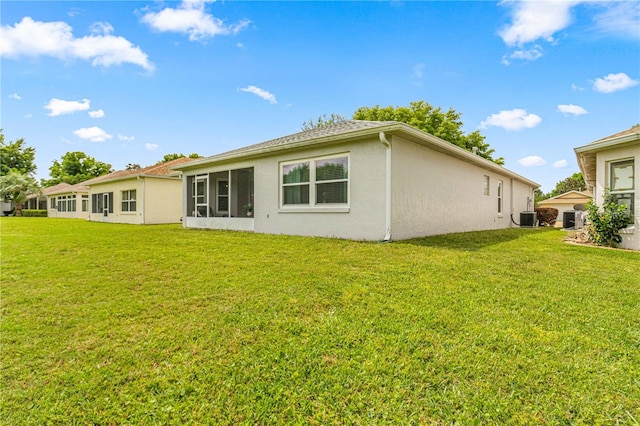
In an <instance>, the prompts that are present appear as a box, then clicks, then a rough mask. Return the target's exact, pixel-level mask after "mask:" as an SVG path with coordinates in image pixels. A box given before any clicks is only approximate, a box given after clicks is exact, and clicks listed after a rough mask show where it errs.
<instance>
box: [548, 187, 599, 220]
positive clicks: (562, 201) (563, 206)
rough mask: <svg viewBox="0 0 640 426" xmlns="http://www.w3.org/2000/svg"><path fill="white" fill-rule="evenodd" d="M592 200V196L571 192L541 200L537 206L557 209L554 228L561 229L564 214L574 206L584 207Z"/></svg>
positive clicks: (585, 193) (580, 192) (573, 208)
mask: <svg viewBox="0 0 640 426" xmlns="http://www.w3.org/2000/svg"><path fill="white" fill-rule="evenodd" d="M592 198H593V196H592V195H591V194H590V193H588V192H582V191H575V190H573V191H568V192H565V193H564V194H560V195H556V196H555V197H551V198H547V199H546V200H542V201H540V203H539V205H540V207H546V208H554V209H557V210H558V219H557V220H556V223H555V226H556V227H560V228H562V227H563V223H562V221H563V218H564V212H567V211H572V210H575V206H576V205H582V206H584V205H585V204H587V203H588V202H589V201H591V199H592Z"/></svg>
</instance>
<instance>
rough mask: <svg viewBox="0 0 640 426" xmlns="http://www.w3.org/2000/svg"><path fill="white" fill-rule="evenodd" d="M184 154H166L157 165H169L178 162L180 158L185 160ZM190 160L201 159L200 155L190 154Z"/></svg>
mask: <svg viewBox="0 0 640 426" xmlns="http://www.w3.org/2000/svg"><path fill="white" fill-rule="evenodd" d="M185 157H186V155H184V154H166V155H165V156H164V157H162V160H160V161H158V162H157V163H156V164H162V163H168V162H169V161H173V160H177V159H178V158H185ZM189 158H200V154H197V153H195V152H194V153H193V154H189Z"/></svg>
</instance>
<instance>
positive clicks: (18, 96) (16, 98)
mask: <svg viewBox="0 0 640 426" xmlns="http://www.w3.org/2000/svg"><path fill="white" fill-rule="evenodd" d="M9 97H10V98H11V99H15V100H17V101H19V100H20V99H22V96H20V95H18V94H17V93H12V94H10V95H9Z"/></svg>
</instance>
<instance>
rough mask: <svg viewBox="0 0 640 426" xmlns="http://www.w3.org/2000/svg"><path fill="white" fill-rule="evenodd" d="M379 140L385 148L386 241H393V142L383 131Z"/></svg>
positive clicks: (379, 134)
mask: <svg viewBox="0 0 640 426" xmlns="http://www.w3.org/2000/svg"><path fill="white" fill-rule="evenodd" d="M378 138H379V139H380V142H382V145H384V147H385V189H384V193H385V195H384V198H385V199H384V229H385V233H384V241H391V142H390V141H389V140H388V139H387V135H386V134H385V133H384V132H383V131H381V132H379V133H378Z"/></svg>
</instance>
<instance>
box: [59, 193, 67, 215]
mask: <svg viewBox="0 0 640 426" xmlns="http://www.w3.org/2000/svg"><path fill="white" fill-rule="evenodd" d="M58 211H59V212H66V211H67V196H66V195H62V196H60V197H58Z"/></svg>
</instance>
